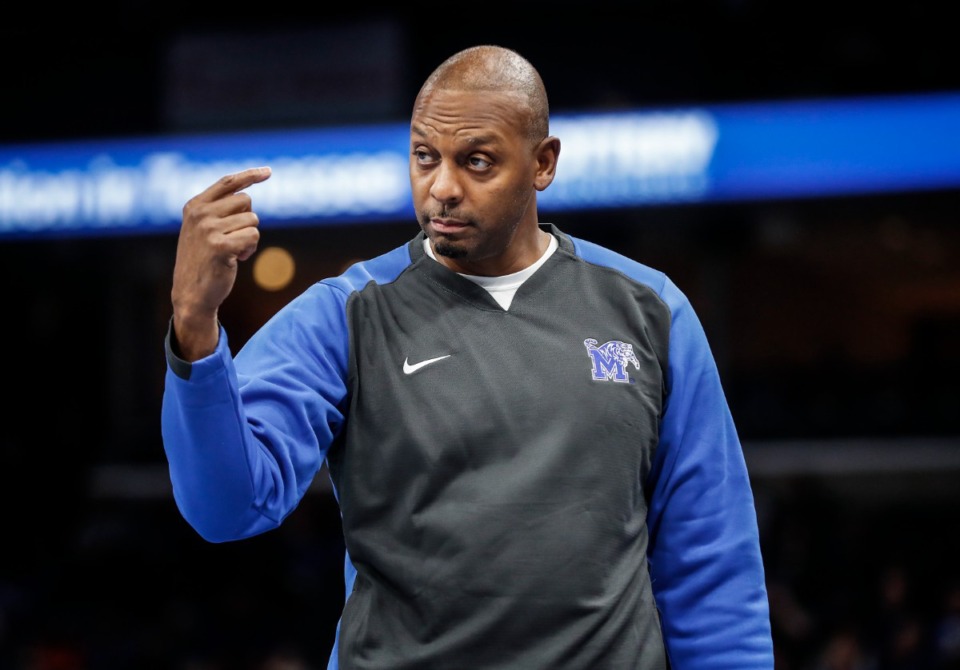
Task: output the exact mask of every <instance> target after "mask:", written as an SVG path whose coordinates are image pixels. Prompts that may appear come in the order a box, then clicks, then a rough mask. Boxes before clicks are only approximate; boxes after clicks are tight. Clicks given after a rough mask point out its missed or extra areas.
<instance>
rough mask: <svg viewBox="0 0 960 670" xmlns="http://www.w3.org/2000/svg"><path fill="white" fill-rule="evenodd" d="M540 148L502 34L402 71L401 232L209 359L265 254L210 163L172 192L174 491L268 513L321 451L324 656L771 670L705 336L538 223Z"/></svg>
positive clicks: (243, 204) (219, 526)
mask: <svg viewBox="0 0 960 670" xmlns="http://www.w3.org/2000/svg"><path fill="white" fill-rule="evenodd" d="M559 154H560V140H559V139H558V138H556V137H553V136H550V135H549V129H548V106H547V96H546V92H545V90H544V86H543V83H542V81H541V79H540V76H539V75H538V73H537V72H536V70H535V69H534V68H533V66H532V65H531V64H530V63H529V62H527V61H526V60H525V59H524V58H522V57H521V56H520V55H519V54H517V53H516V52H514V51H511V50H508V49H504V48H500V47H495V46H480V47H475V48H471V49H467V50H465V51H462V52H460V53H458V54H455V55H454V56H452V57H451V58H449V59H448V60H447V61H446V62H444V63H443V64H441V65H440V66H439V67H438V68H437V70H435V71H434V72H433V73H432V74H431V75H430V77H429V78H428V79H427V81H426V82H425V83H424V85H423V87H422V88H421V90H420V92H419V94H418V96H417V98H416V101H415V104H414V109H413V115H412V118H411V124H410V182H411V185H412V190H413V200H414V205H415V207H416V211H417V215H418V218H419V222H420V227H421V229H422V230H421V231H420V232H419V233H418V234H417V236H416V237H415V238H414V239H413V240H412V241H411V242H410V243H408V244H405V245H403V246H402V247H399V248H397V249H394V250H393V251H390V252H388V253H386V254H384V255H382V256H380V257H378V258H374V259H372V260H370V261H366V262H362V263H358V264H356V265H354V266H353V267H351V268H350V269H348V270H347V271H346V272H345V273H344V274H343V275H341V276H339V277H335V278H331V279H327V280H324V281H321V282H318V283H317V284H315V285H314V286H312V287H311V288H309V289H308V290H307V291H305V292H304V293H303V294H302V295H300V296H299V297H298V298H296V299H294V300H293V301H292V302H291V303H290V304H289V305H287V306H286V307H284V308H282V309H281V310H280V311H279V312H278V313H277V314H276V315H275V316H274V317H273V318H271V319H270V320H269V321H268V322H267V323H266V324H265V325H264V326H263V328H261V329H260V331H259V332H257V333H256V334H254V335H253V336H252V337H251V338H250V339H249V341H248V342H247V343H246V344H245V345H244V346H243V348H242V349H241V350H240V351H239V352H238V354H237V356H236V359H235V360H234V359H232V358H231V356H230V353H229V348H228V346H227V334H226V330H225V329H224V328H223V327H222V326H221V325H220V324H219V323H218V320H217V310H218V308H219V306H220V304H221V303H222V302H223V301H224V300H225V299H226V298H227V296H228V294H229V293H230V291H231V288H232V286H233V282H234V279H235V276H236V272H237V263H238V261H243V260H246V259H247V258H249V257H250V256H251V255H252V254H253V253H254V251H255V249H256V246H257V242H258V237H259V234H258V230H257V224H258V219H257V215H256V214H255V213H254V211H253V209H252V206H251V199H250V196H249V195H248V194H247V193H245V192H243V189H245V188H247V187H249V186H251V185H253V184H256V183H258V182H261V181H263V180H265V179H267V178H269V177H270V171H269V168H253V169H249V170H245V171H243V172H240V173H237V174H233V175H228V176H226V177H224V178H222V179H221V180H220V181H219V182H217V183H216V184H214V185H212V186H211V187H210V188H208V189H207V190H206V191H204V192H203V193H201V194H199V195H198V196H196V197H194V198H193V199H191V200H190V202H189V203H187V205H186V207H185V208H184V215H183V225H182V229H181V233H180V240H179V244H178V249H177V259H176V265H175V270H174V281H173V289H172V301H173V318H172V321H171V329H170V331H169V333H168V336H167V340H166V351H167V360H168V364H169V365H168V368H169V369H168V373H167V377H166V389H165V394H164V402H163V416H162V429H163V437H164V444H165V449H166V453H167V456H168V459H169V463H170V473H171V477H172V481H173V488H174V494H175V497H176V501H177V504H178V506H179V509H180V510H181V512H182V513H183V515H184V517H185V518H186V519H187V521H189V523H190V524H191V525H192V526H193V527H194V528H195V529H196V530H197V531H198V532H199V533H200V534H201V535H202V536H203V537H204V538H206V539H208V540H210V541H212V542H221V541H228V540H235V539H240V538H245V537H249V536H252V535H255V534H258V533H262V532H264V531H268V530H270V529H273V528H276V527H277V526H278V525H279V524H280V523H282V522H283V520H284V518H285V517H286V516H287V515H289V514H290V513H292V512H293V511H294V509H295V508H296V506H297V503H298V501H299V500H300V499H301V497H302V496H303V495H304V493H305V492H306V490H307V488H308V487H309V486H310V483H311V480H312V478H313V476H314V475H315V474H316V472H317V471H318V470H319V469H320V467H321V465H322V464H323V462H324V461H326V463H327V465H328V467H329V472H330V477H331V481H332V484H333V487H334V491H335V493H336V496H337V500H338V502H339V505H340V509H341V515H342V521H343V532H344V539H345V542H346V548H347V555H346V561H345V580H346V593H347V598H346V602H345V606H344V609H343V612H342V616H341V619H340V623H339V625H338V628H337V639H336V643H335V648H334V650H333V652H332V654H331V656H330V662H329V668H338V667H339V668H344V669H347V668H350V669H352V668H370V669H376V670H388V669H390V670H393V669H397V670H399V669H408V668H409V669H417V670H423V669H427V668H443V669H458V670H460V669H473V668H477V669H487V668H516V669H519V670H534V669H537V670H548V669H549V670H567V669H571V670H572V669H581V668H582V669H584V670H586V669H589V670H597V669H614V668H642V669H645V670H652V669H656V668H667V667H670V668H674V669H676V670H686V669H692V670H703V669H706V668H710V669H711V670H715V669H718V668H729V669H731V670H734V669H735V670H745V669H747V668H772V667H773V652H772V643H771V637H770V626H769V614H768V605H767V597H766V590H765V584H764V573H763V564H762V561H761V555H760V550H759V540H758V530H757V520H756V513H755V509H754V503H753V495H752V492H751V489H750V483H749V479H748V476H747V472H746V468H745V464H744V460H743V454H742V452H741V448H740V444H739V441H738V438H737V435H736V431H735V428H734V424H733V422H732V419H731V415H730V412H729V410H728V407H727V404H726V401H725V398H724V395H723V391H722V388H721V384H720V379H719V376H718V372H717V368H716V365H715V363H714V360H713V357H712V355H711V353H710V349H709V347H708V344H707V341H706V339H705V335H704V332H703V329H702V327H701V325H700V323H699V321H698V319H697V317H696V315H695V314H694V311H693V309H692V308H691V306H690V304H689V303H688V301H687V299H686V298H685V297H684V295H683V294H682V293H681V292H680V291H679V290H678V288H677V287H676V286H675V285H674V284H673V283H672V282H671V281H670V280H669V279H668V278H667V277H665V276H664V275H663V274H662V273H660V272H657V271H655V270H653V269H650V268H648V267H646V266H643V265H640V264H639V263H636V262H634V261H632V260H629V259H627V258H624V257H622V256H620V255H618V254H615V253H613V252H611V251H609V250H606V249H603V248H601V247H598V246H596V245H594V244H591V243H589V242H585V241H583V240H580V239H574V238H572V237H569V236H567V235H565V234H564V233H562V232H561V231H560V230H558V229H557V228H556V227H554V226H552V225H549V224H541V223H540V222H539V220H538V215H537V193H538V192H539V191H543V190H544V189H546V188H547V187H548V186H549V185H550V183H551V182H552V181H553V178H554V174H555V171H556V167H557V160H558V157H559Z"/></svg>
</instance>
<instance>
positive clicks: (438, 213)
mask: <svg viewBox="0 0 960 670" xmlns="http://www.w3.org/2000/svg"><path fill="white" fill-rule="evenodd" d="M418 218H419V219H420V223H422V224H424V225H426V224H428V223H430V220H431V219H448V218H449V219H459V220H460V221H467V222H470V221H471V220H472V219H471V218H470V217H469V216H468V215H466V214H464V213H462V212H460V210H458V209H456V208H453V209H450V208H447V207H443V208H441V209H438V210H426V209H422V210H420V214H419V217H418Z"/></svg>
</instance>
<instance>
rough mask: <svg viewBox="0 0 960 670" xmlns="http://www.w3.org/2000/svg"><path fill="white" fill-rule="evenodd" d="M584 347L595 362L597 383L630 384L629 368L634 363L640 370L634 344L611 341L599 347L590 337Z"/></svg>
mask: <svg viewBox="0 0 960 670" xmlns="http://www.w3.org/2000/svg"><path fill="white" fill-rule="evenodd" d="M583 345H584V346H585V347H586V348H587V353H588V354H589V355H590V360H591V361H592V362H593V378H594V379H595V380H597V381H601V382H602V381H608V382H620V383H622V384H627V383H630V376H629V375H628V374H627V366H628V365H629V364H630V363H633V366H634V367H635V368H636V369H637V370H639V369H640V361H638V360H637V355H636V354H635V353H633V345H632V344H627V343H626V342H621V341H620V340H610V341H609V342H607V343H606V344H601V345H600V346H599V347H598V346H597V341H596V340H595V339H593V338H592V337H588V338H587V339H585V340H584V341H583Z"/></svg>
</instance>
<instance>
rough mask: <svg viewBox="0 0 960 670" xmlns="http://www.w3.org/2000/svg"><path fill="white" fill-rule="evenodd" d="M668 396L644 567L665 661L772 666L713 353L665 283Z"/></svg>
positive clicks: (753, 538) (754, 541)
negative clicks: (668, 315)
mask: <svg viewBox="0 0 960 670" xmlns="http://www.w3.org/2000/svg"><path fill="white" fill-rule="evenodd" d="M661 298H662V299H663V300H664V301H665V302H666V303H667V304H668V306H669V307H670V311H671V314H672V322H671V326H670V347H669V357H670V360H669V366H668V373H667V376H668V379H667V389H668V392H667V393H668V395H667V401H666V407H665V410H664V413H663V416H662V421H661V434H660V443H659V446H658V448H657V451H656V454H655V457H654V462H653V469H652V472H651V476H650V485H651V486H653V491H652V494H651V500H650V507H649V517H648V520H647V523H648V527H649V530H650V547H649V558H650V572H651V579H652V585H653V590H654V596H655V598H656V602H657V607H658V609H659V611H660V616H661V623H662V627H663V633H664V640H665V642H666V645H667V653H668V655H669V657H670V662H671V667H673V668H675V669H676V670H690V669H694V670H695V669H697V668H707V667H709V668H712V669H715V670H721V669H729V670H748V669H751V668H763V669H765V670H770V669H772V668H773V643H772V638H771V630H770V616H769V605H768V600H767V592H766V584H765V578H764V568H763V561H762V558H761V555H760V540H759V531H758V524H757V516H756V510H755V507H754V500H753V492H752V489H751V486H750V481H749V477H748V474H747V469H746V464H745V461H744V458H743V451H742V449H741V445H740V442H739V438H738V436H737V433H736V429H735V427H734V423H733V419H732V417H731V413H730V411H729V408H728V405H727V402H726V398H725V396H724V392H723V389H722V387H721V382H720V377H719V373H718V370H717V367H716V363H715V360H714V358H713V355H712V353H711V351H710V348H709V346H708V343H707V339H706V335H705V333H704V330H703V327H702V325H701V323H700V321H699V319H698V318H697V316H696V314H695V313H694V311H693V308H692V306H691V305H690V304H689V302H688V300H687V298H686V297H685V296H684V295H683V294H682V293H681V292H680V290H679V289H678V288H677V287H676V286H675V285H674V284H672V283H671V282H670V281H669V280H668V281H666V283H665V284H664V288H663V290H662V292H661Z"/></svg>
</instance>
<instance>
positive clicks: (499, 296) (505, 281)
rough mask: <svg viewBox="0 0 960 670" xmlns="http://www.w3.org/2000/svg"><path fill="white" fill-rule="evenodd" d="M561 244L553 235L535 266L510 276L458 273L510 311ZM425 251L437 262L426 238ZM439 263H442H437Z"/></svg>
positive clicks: (424, 240)
mask: <svg viewBox="0 0 960 670" xmlns="http://www.w3.org/2000/svg"><path fill="white" fill-rule="evenodd" d="M558 246H559V244H558V243H557V238H556V237H554V236H553V235H551V236H550V243H549V244H548V245H547V250H546V251H544V252H543V255H542V256H540V258H539V259H537V262H536V263H534V264H533V265H531V266H529V267H526V268H524V269H522V270H520V271H519V272H513V273H511V274H508V275H502V276H500V277H481V276H479V275H468V274H464V273H462V272H458V273H457V274H459V275H460V276H461V277H465V278H467V279H469V280H470V281H472V282H473V283H475V284H476V285H477V286H480V287H482V288H484V289H486V290H487V292H488V293H489V294H490V295H491V296H492V297H493V299H494V300H496V301H497V303H499V304H500V306H501V307H503V308H504V309H510V303H511V302H513V296H514V295H515V294H516V292H517V289H518V288H520V285H521V284H523V282H525V281H527V280H528V279H530V277H532V276H533V273H534V272H536V271H537V270H539V269H540V266H541V265H543V264H544V263H546V262H547V259H548V258H550V256H551V255H552V254H553V252H554V251H556V250H557V247H558ZM423 250H424V251H425V252H426V254H427V255H428V256H429V257H430V258H432V259H433V260H435V261H436V260H437V257H436V256H435V255H434V253H433V248H432V247H431V246H430V240H429V239H428V238H426V237H424V238H423ZM437 262H438V263H439V262H440V261H437Z"/></svg>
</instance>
